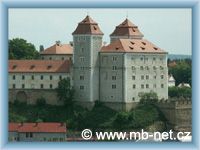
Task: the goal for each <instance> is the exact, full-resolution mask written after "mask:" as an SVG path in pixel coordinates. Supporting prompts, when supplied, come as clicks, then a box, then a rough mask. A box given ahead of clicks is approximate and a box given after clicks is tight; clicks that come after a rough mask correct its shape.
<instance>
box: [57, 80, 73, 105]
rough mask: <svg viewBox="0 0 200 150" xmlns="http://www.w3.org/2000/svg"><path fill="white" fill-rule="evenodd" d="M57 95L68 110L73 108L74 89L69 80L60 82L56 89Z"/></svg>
mask: <svg viewBox="0 0 200 150" xmlns="http://www.w3.org/2000/svg"><path fill="white" fill-rule="evenodd" d="M56 91H57V95H58V98H59V100H60V101H62V102H63V103H64V105H65V106H66V107H68V108H72V107H73V98H74V89H73V88H72V86H71V84H70V79H69V78H67V79H66V78H64V79H61V80H60V81H59V82H58V87H57V89H56Z"/></svg>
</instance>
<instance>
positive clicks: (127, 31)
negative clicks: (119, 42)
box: [110, 19, 143, 38]
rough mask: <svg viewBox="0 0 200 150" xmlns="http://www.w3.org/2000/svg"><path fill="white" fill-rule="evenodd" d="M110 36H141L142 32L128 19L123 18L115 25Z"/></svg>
mask: <svg viewBox="0 0 200 150" xmlns="http://www.w3.org/2000/svg"><path fill="white" fill-rule="evenodd" d="M110 36H129V37H131V38H134V37H136V38H142V37H143V34H142V33H141V32H140V31H139V29H138V27H137V26H136V25H134V24H133V23H132V22H131V21H130V20H128V19H126V20H124V21H123V22H122V23H121V24H120V25H118V26H116V28H115V30H114V31H113V33H111V34H110Z"/></svg>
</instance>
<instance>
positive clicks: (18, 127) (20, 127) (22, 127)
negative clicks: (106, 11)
mask: <svg viewBox="0 0 200 150" xmlns="http://www.w3.org/2000/svg"><path fill="white" fill-rule="evenodd" d="M9 132H43V133H44V132H46V133H50V132H51V133H66V125H65V124H63V123H46V122H41V123H9Z"/></svg>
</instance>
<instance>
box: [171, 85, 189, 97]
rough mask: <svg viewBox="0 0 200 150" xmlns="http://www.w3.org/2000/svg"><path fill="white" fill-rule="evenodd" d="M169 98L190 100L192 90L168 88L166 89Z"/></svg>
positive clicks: (187, 88)
mask: <svg viewBox="0 0 200 150" xmlns="http://www.w3.org/2000/svg"><path fill="white" fill-rule="evenodd" d="M168 95H169V97H177V98H179V97H184V98H191V97H192V89H191V88H189V87H180V88H179V87H169V89H168Z"/></svg>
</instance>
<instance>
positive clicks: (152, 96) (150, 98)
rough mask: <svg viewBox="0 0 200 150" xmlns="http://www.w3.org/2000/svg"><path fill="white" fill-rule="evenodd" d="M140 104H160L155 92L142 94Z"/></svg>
mask: <svg viewBox="0 0 200 150" xmlns="http://www.w3.org/2000/svg"><path fill="white" fill-rule="evenodd" d="M139 97H140V104H144V105H149V104H155V103H157V102H158V96H157V94H156V93H155V92H149V93H140V94H139Z"/></svg>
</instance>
